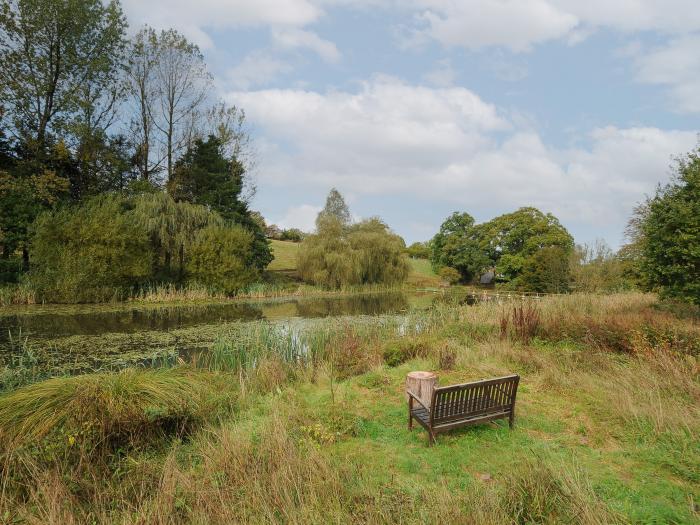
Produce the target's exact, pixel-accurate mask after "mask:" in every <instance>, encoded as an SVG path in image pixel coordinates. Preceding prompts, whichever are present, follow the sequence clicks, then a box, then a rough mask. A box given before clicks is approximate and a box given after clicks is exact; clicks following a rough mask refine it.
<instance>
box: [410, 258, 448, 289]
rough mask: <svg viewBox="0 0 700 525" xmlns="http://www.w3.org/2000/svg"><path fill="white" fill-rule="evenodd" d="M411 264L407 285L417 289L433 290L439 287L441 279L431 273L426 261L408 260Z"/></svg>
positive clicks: (431, 270)
mask: <svg viewBox="0 0 700 525" xmlns="http://www.w3.org/2000/svg"><path fill="white" fill-rule="evenodd" d="M409 262H410V263H411V273H410V274H409V276H408V283H409V284H411V285H414V286H416V287H419V288H434V287H437V286H441V285H442V284H443V283H442V279H440V277H438V275H437V274H436V273H435V272H434V271H433V267H432V266H431V264H430V261H429V260H428V259H413V258H411V259H409Z"/></svg>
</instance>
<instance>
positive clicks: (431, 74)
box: [423, 58, 456, 87]
mask: <svg viewBox="0 0 700 525" xmlns="http://www.w3.org/2000/svg"><path fill="white" fill-rule="evenodd" d="M455 77H456V72H455V70H454V68H453V67H452V63H451V62H450V60H449V59H448V58H445V59H442V60H439V61H438V62H437V64H436V67H435V69H433V70H432V71H428V72H427V73H426V74H425V75H423V78H424V79H425V80H426V82H428V83H429V84H432V85H433V86H437V87H449V86H451V85H453V84H454V83H455Z"/></svg>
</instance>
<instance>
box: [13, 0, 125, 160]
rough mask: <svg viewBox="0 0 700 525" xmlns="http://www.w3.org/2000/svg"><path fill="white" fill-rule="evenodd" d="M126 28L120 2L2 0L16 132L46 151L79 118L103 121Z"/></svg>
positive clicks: (81, 120) (93, 123)
mask: <svg viewBox="0 0 700 525" xmlns="http://www.w3.org/2000/svg"><path fill="white" fill-rule="evenodd" d="M125 31H126V21H125V18H124V15H123V14H122V11H121V7H120V6H119V3H118V2H117V1H116V0H112V1H110V2H108V3H106V4H105V3H103V2H101V1H100V0H0V70H1V71H2V72H3V74H2V76H1V77H0V93H1V97H2V100H3V103H4V104H5V109H6V111H7V112H8V114H9V115H10V116H11V123H12V129H13V132H14V134H15V136H16V138H19V139H21V140H23V141H24V142H27V143H28V144H31V145H32V146H33V147H35V148H36V150H37V151H38V152H39V153H40V152H41V151H42V150H43V148H44V147H45V146H46V140H47V136H48V134H49V133H51V132H52V131H54V132H56V131H60V130H65V129H66V128H69V127H70V126H71V125H72V124H75V123H76V121H80V122H82V123H87V124H89V125H90V126H93V127H98V126H99V125H103V126H102V127H104V122H103V121H102V119H101V117H100V115H103V116H104V115H106V113H105V108H102V109H97V108H98V106H99V104H98V100H102V99H103V98H104V97H105V93H111V92H112V90H113V89H114V84H115V83H114V77H115V72H116V70H117V68H118V67H119V60H120V58H121V56H122V50H123V47H124V35H125ZM79 115H81V117H80V118H78V116H79Z"/></svg>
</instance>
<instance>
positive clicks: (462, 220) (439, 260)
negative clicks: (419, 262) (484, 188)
mask: <svg viewBox="0 0 700 525" xmlns="http://www.w3.org/2000/svg"><path fill="white" fill-rule="evenodd" d="M480 240H481V238H480V229H479V228H478V227H477V226H476V225H475V224H474V218H473V217H472V216H471V215H469V214H468V213H458V212H454V213H453V214H452V215H450V216H449V217H448V218H447V219H445V222H443V223H442V225H441V226H440V231H439V232H438V233H437V234H436V235H435V237H433V240H432V241H431V255H430V261H431V262H432V265H433V268H434V269H435V271H439V270H440V268H443V267H450V268H454V269H455V270H457V271H458V272H459V274H460V276H461V279H462V280H463V281H464V282H470V281H472V280H473V279H474V278H475V277H478V276H479V275H480V273H481V272H482V271H483V270H485V269H486V268H488V267H489V266H490V265H491V261H490V260H489V258H488V257H487V256H486V254H485V253H484V251H483V250H482V249H481V246H480Z"/></svg>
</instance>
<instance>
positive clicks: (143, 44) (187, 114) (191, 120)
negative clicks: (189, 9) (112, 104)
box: [127, 27, 211, 180]
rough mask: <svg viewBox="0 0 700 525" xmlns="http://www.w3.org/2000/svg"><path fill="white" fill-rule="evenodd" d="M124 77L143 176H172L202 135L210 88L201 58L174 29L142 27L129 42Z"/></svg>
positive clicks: (208, 77) (197, 50)
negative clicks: (176, 166) (156, 29)
mask: <svg viewBox="0 0 700 525" xmlns="http://www.w3.org/2000/svg"><path fill="white" fill-rule="evenodd" d="M127 76H128V80H129V93H130V98H131V100H132V101H133V103H134V104H133V105H134V110H135V111H134V113H135V116H134V118H133V121H132V130H133V134H134V135H135V137H136V140H135V142H137V143H138V144H139V148H138V152H137V153H138V159H139V161H138V165H139V171H140V173H141V177H142V178H143V179H145V180H151V179H152V178H153V176H154V175H156V174H158V173H159V172H160V171H161V170H164V171H165V173H166V178H170V177H171V176H172V174H173V169H174V167H175V162H176V161H177V158H178V157H179V155H180V154H181V153H182V152H183V151H185V150H186V149H187V147H188V146H189V145H191V144H192V142H193V141H194V140H195V139H196V138H201V137H202V132H201V131H200V128H201V122H202V120H204V104H205V102H206V101H207V99H208V97H209V92H210V88H211V76H210V75H209V73H208V72H207V68H206V64H205V63H204V57H203V56H202V53H201V52H200V50H199V48H198V47H197V46H196V45H195V44H192V43H191V42H189V41H188V40H187V39H186V38H185V37H184V36H182V35H181V34H180V33H178V32H177V31H175V30H174V29H168V30H165V31H161V32H160V33H156V31H155V30H154V29H152V28H150V27H145V28H143V29H142V30H141V31H139V32H138V33H137V34H136V36H135V37H134V39H133V41H132V45H131V50H130V56H129V61H128V75H127Z"/></svg>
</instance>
